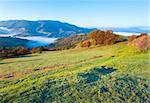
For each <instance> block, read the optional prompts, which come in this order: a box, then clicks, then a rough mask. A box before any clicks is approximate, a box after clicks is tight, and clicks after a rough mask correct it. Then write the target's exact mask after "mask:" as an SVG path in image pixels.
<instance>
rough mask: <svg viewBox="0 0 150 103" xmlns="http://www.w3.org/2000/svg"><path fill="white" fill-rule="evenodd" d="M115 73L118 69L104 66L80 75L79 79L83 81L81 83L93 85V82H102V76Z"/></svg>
mask: <svg viewBox="0 0 150 103" xmlns="http://www.w3.org/2000/svg"><path fill="white" fill-rule="evenodd" d="M114 71H116V69H113V68H108V67H105V66H102V67H99V68H94V69H92V70H91V71H89V72H86V73H79V74H78V76H79V79H81V80H80V82H83V83H92V82H96V81H98V80H100V79H101V76H102V75H107V74H110V73H112V72H114Z"/></svg>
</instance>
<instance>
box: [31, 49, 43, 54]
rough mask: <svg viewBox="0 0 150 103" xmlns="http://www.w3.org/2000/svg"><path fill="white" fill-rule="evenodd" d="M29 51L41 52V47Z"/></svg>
mask: <svg viewBox="0 0 150 103" xmlns="http://www.w3.org/2000/svg"><path fill="white" fill-rule="evenodd" d="M31 53H42V49H41V48H32V50H31Z"/></svg>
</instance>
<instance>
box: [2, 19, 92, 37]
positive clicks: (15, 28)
mask: <svg viewBox="0 0 150 103" xmlns="http://www.w3.org/2000/svg"><path fill="white" fill-rule="evenodd" d="M0 27H3V28H4V27H5V28H6V29H8V30H10V31H11V32H12V33H13V34H16V36H48V37H53V38H63V37H68V36H71V35H75V34H78V33H88V32H90V31H92V30H93V29H88V28H82V27H78V26H75V25H72V24H69V23H64V22H60V21H52V20H38V21H28V20H8V21H0Z"/></svg>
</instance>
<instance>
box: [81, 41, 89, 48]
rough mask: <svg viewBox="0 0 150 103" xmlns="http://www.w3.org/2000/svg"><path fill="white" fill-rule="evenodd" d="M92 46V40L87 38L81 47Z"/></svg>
mask: <svg viewBox="0 0 150 103" xmlns="http://www.w3.org/2000/svg"><path fill="white" fill-rule="evenodd" d="M90 46H91V42H90V41H89V40H86V41H84V42H82V43H81V47H90Z"/></svg>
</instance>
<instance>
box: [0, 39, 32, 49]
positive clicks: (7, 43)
mask: <svg viewBox="0 0 150 103" xmlns="http://www.w3.org/2000/svg"><path fill="white" fill-rule="evenodd" d="M27 43H29V41H28V40H25V39H19V38H12V37H0V47H16V46H26V45H27Z"/></svg>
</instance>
